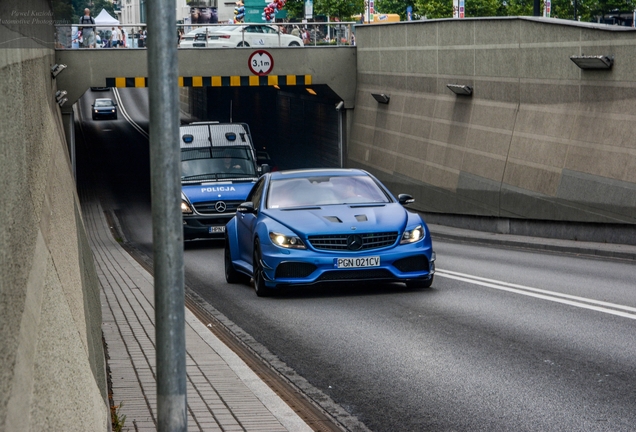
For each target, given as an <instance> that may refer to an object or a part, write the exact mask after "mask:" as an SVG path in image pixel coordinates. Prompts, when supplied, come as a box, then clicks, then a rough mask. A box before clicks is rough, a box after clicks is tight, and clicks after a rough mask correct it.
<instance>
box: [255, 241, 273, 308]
mask: <svg viewBox="0 0 636 432" xmlns="http://www.w3.org/2000/svg"><path fill="white" fill-rule="evenodd" d="M252 266H253V268H254V272H253V273H254V291H256V295H257V296H259V297H270V296H271V295H272V294H273V290H272V289H271V288H268V287H266V286H265V278H264V277H263V266H262V265H261V246H260V243H259V242H258V239H256V241H255V242H254V258H253V260H252Z"/></svg>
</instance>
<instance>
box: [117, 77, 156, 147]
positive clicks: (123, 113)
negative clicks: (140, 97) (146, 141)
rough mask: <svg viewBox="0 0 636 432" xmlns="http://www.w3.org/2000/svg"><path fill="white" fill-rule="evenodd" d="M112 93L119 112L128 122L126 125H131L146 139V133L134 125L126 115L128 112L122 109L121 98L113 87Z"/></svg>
mask: <svg viewBox="0 0 636 432" xmlns="http://www.w3.org/2000/svg"><path fill="white" fill-rule="evenodd" d="M113 93H114V94H115V99H117V105H118V106H119V112H120V113H121V114H122V115H123V116H124V118H125V119H126V121H128V123H130V124H131V125H132V127H134V128H135V129H137V132H139V133H140V134H141V135H143V136H144V137H146V138H148V134H147V133H146V131H145V130H144V129H143V128H142V127H141V126H139V125H138V124H137V123H135V121H134V120H133V119H132V117H130V115H128V112H127V111H126V108H124V104H123V103H122V100H121V96H120V94H119V90H117V88H116V87H113Z"/></svg>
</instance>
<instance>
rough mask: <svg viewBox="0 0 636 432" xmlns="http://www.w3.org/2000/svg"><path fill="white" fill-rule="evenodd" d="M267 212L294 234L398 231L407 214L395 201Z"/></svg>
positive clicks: (404, 224) (402, 227)
mask: <svg viewBox="0 0 636 432" xmlns="http://www.w3.org/2000/svg"><path fill="white" fill-rule="evenodd" d="M266 213H267V215H268V216H269V217H271V218H272V219H274V220H276V221H277V222H279V223H281V224H283V225H285V226H287V227H288V228H289V229H291V230H292V231H295V232H296V233H297V234H301V233H304V234H306V235H312V234H320V233H331V234H339V233H342V234H344V233H351V231H352V230H354V229H355V230H356V232H360V233H365V232H380V231H401V230H403V229H404V227H405V226H406V221H407V219H408V214H407V211H406V209H404V207H402V205H401V204H398V203H388V204H383V205H373V204H368V205H361V204H356V205H329V206H323V207H303V208H298V209H293V210H292V209H284V210H282V209H268V210H266Z"/></svg>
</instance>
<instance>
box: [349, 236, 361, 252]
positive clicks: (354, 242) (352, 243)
mask: <svg viewBox="0 0 636 432" xmlns="http://www.w3.org/2000/svg"><path fill="white" fill-rule="evenodd" d="M347 249H349V250H352V251H358V250H360V249H362V236H359V235H350V236H349V237H347Z"/></svg>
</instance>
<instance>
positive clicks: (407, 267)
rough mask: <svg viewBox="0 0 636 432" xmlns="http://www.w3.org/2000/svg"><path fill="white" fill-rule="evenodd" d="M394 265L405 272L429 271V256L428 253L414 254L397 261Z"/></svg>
mask: <svg viewBox="0 0 636 432" xmlns="http://www.w3.org/2000/svg"><path fill="white" fill-rule="evenodd" d="M393 266H394V267H395V268H396V269H398V270H399V271H401V272H403V273H407V272H415V271H428V258H426V255H414V256H410V257H408V258H402V259H399V260H397V261H395V262H394V263H393Z"/></svg>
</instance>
